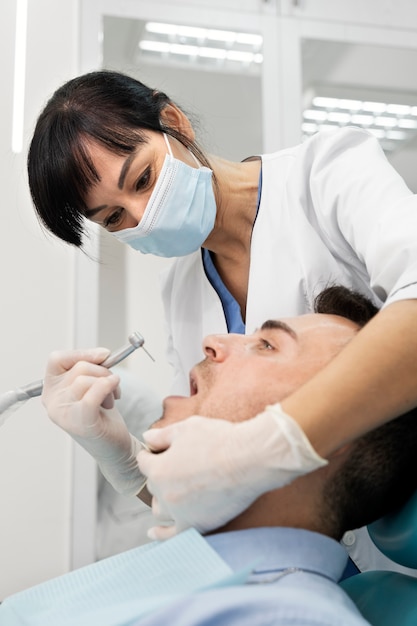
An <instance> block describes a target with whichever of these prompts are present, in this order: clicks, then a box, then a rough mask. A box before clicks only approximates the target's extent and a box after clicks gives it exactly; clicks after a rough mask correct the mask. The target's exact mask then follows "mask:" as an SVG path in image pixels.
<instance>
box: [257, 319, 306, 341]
mask: <svg viewBox="0 0 417 626" xmlns="http://www.w3.org/2000/svg"><path fill="white" fill-rule="evenodd" d="M261 330H283V331H284V332H285V333H287V334H288V335H290V336H291V337H292V338H293V339H295V340H296V341H297V339H298V335H297V333H296V332H295V330H294V329H293V328H291V326H288V324H286V323H285V322H281V321H280V320H266V322H264V323H263V324H262V326H261Z"/></svg>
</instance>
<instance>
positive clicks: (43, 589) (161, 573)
mask: <svg viewBox="0 0 417 626" xmlns="http://www.w3.org/2000/svg"><path fill="white" fill-rule="evenodd" d="M346 559H347V555H346V552H345V550H344V549H343V547H342V546H341V545H339V544H338V543H337V542H336V541H333V540H332V539H329V538H328V537H325V536H323V535H320V534H317V533H312V532H309V531H305V530H299V529H298V530H297V529H292V528H257V529H251V530H242V531H236V532H229V533H221V534H217V535H213V536H211V537H208V538H203V537H202V536H201V535H200V534H199V533H197V531H195V530H193V529H189V530H187V531H184V532H183V533H180V534H179V535H176V536H175V537H172V538H171V539H169V540H168V541H165V542H153V543H151V544H145V545H143V546H140V547H139V548H135V549H133V550H128V551H126V552H124V553H121V554H118V555H115V556H113V557H110V558H108V559H103V560H102V561H99V562H97V563H93V564H91V565H88V566H86V567H84V568H80V569H79V570H75V571H73V572H70V573H68V574H64V575H63V576H59V577H58V578H54V579H51V580H50V581H46V582H45V583H41V584H40V585H37V586H35V587H32V588H29V589H27V590H25V591H22V592H19V593H17V594H15V595H14V596H10V597H9V598H6V599H5V601H4V602H3V603H2V604H1V605H0V624H1V625H2V626H57V625H59V626H92V624H100V626H135V625H145V626H165V624H169V626H209V625H213V626H223V625H224V626H233V625H236V626H237V625H239V626H257V625H262V626H267V625H268V624H271V626H272V625H274V626H284V625H285V626H306V625H309V626H313V625H314V626H365V624H368V622H366V621H365V620H364V619H362V617H361V616H360V614H359V613H358V611H357V609H356V608H355V606H354V605H353V603H352V602H351V600H350V599H349V598H348V596H347V595H346V594H345V592H344V591H343V590H342V589H341V587H340V586H339V585H338V584H337V581H338V580H339V579H340V576H341V574H342V572H343V570H344V568H345V565H346ZM368 626H369V625H368Z"/></svg>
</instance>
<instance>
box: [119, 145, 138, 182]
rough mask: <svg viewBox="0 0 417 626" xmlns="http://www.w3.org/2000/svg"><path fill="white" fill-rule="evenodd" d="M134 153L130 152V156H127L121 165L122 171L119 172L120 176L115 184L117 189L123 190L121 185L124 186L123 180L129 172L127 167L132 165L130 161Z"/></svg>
mask: <svg viewBox="0 0 417 626" xmlns="http://www.w3.org/2000/svg"><path fill="white" fill-rule="evenodd" d="M136 154H137V153H136V151H135V152H132V154H129V156H128V157H127V159H126V161H125V162H124V163H123V166H122V169H121V171H120V176H119V180H118V183H117V186H118V187H119V189H123V185H124V184H125V179H126V176H127V174H128V172H129V167H130V166H131V165H132V161H133V159H134V158H135V156H136Z"/></svg>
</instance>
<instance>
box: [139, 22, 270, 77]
mask: <svg viewBox="0 0 417 626" xmlns="http://www.w3.org/2000/svg"><path fill="white" fill-rule="evenodd" d="M145 31H146V33H147V34H146V36H145V37H144V38H143V39H142V40H141V41H139V44H138V45H139V49H140V50H141V51H144V52H145V53H146V52H148V53H150V54H151V56H148V58H149V59H150V60H158V55H160V57H161V59H162V60H163V61H164V62H165V63H166V62H167V61H169V58H170V56H171V55H172V56H173V58H177V59H181V62H188V63H193V64H198V63H200V64H201V63H203V62H204V61H205V67H209V65H207V64H209V62H210V61H212V62H213V63H214V67H216V68H217V69H218V68H221V67H227V68H228V69H232V67H236V68H238V67H239V65H243V66H245V67H248V66H253V67H255V66H259V65H260V64H261V63H262V62H263V55H262V53H261V48H262V43H263V39H262V36H261V35H257V34H255V33H240V32H237V31H231V30H220V29H214V28H200V27H197V26H186V25H182V24H165V23H162V22H147V23H146V24H145ZM186 57H188V58H186Z"/></svg>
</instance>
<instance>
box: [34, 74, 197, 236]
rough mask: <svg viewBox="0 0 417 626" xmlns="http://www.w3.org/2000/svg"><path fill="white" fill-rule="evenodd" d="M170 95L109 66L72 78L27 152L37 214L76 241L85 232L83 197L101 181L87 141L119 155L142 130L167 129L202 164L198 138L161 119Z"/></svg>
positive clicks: (132, 147) (45, 112)
mask: <svg viewBox="0 0 417 626" xmlns="http://www.w3.org/2000/svg"><path fill="white" fill-rule="evenodd" d="M170 102H171V101H170V99H169V98H168V96H167V95H166V94H164V93H162V92H161V91H157V90H155V89H151V88H150V87H147V86H146V85H144V84H143V83H141V82H140V81H138V80H136V79H134V78H132V77H130V76H127V75H125V74H121V73H120V72H113V71H108V70H103V71H97V72H90V73H88V74H84V75H83V76H79V77H77V78H74V79H72V80H69V81H68V82H66V83H65V84H64V85H62V86H61V87H60V88H59V89H57V91H56V92H55V93H54V94H53V95H52V97H51V98H50V100H49V101H48V103H47V104H46V106H45V108H44V110H43V111H42V112H41V114H40V115H39V118H38V120H37V123H36V127H35V130H34V134H33V138H32V141H31V144H30V148H29V154H28V177H29V187H30V192H31V195H32V200H33V203H34V206H35V209H36V211H37V214H38V217H39V219H40V221H41V223H42V224H43V226H45V227H46V228H47V229H48V230H49V231H51V232H52V233H54V234H55V235H56V236H57V237H59V238H60V239H63V240H64V241H66V242H67V243H70V244H73V245H75V246H81V245H82V238H83V235H84V234H85V217H84V211H85V208H86V206H85V197H86V194H87V193H88V191H89V189H90V188H91V187H92V186H93V185H94V184H95V183H97V182H98V181H99V175H98V173H97V171H96V169H95V168H94V165H93V163H92V160H91V158H90V156H89V154H88V149H87V147H86V140H88V139H90V140H94V141H95V142H97V143H99V144H101V145H102V146H104V147H105V148H106V149H108V150H109V151H111V152H113V153H115V154H117V155H129V154H131V153H132V152H133V151H134V150H135V149H136V148H137V146H138V145H139V144H140V143H143V142H144V141H145V136H144V133H143V131H146V130H152V131H159V132H165V133H167V134H169V135H171V136H173V137H175V138H176V139H178V140H179V141H180V142H181V143H183V144H184V145H185V146H186V147H187V148H188V149H189V150H190V151H191V152H192V153H193V154H194V155H195V156H196V157H197V159H198V160H199V161H200V163H202V164H203V165H206V166H208V167H209V163H208V160H207V157H206V156H205V155H204V153H203V152H202V151H201V150H200V148H199V147H198V146H197V144H196V143H195V142H192V141H190V140H189V139H188V138H187V137H185V136H184V135H182V134H181V133H179V132H178V131H177V130H176V129H173V128H170V127H168V126H165V125H163V124H162V122H161V112H162V110H163V109H164V108H165V107H166V106H167V105H168V104H169V103H170Z"/></svg>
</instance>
